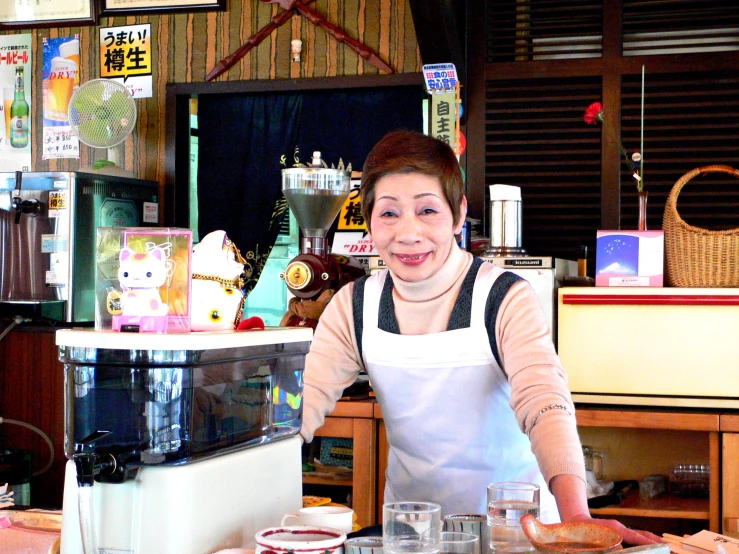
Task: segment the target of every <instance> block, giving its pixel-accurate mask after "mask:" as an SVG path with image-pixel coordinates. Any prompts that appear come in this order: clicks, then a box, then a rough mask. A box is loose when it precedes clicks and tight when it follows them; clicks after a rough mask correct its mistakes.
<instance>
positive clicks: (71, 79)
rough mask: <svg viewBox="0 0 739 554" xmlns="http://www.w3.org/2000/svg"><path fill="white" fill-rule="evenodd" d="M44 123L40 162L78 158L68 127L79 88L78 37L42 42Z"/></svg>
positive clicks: (70, 128)
mask: <svg viewBox="0 0 739 554" xmlns="http://www.w3.org/2000/svg"><path fill="white" fill-rule="evenodd" d="M43 46H44V59H43V62H44V69H43V81H42V87H41V89H42V91H43V97H42V102H43V123H44V132H43V140H42V144H41V148H42V152H41V159H43V160H49V159H53V158H79V156H80V143H79V139H78V138H77V135H75V134H74V132H73V131H72V127H71V126H70V124H69V115H68V114H69V103H70V102H71V100H72V95H73V94H74V91H75V90H76V89H77V88H78V87H79V86H80V73H79V63H80V39H79V35H75V36H73V37H66V38H46V37H44V39H43Z"/></svg>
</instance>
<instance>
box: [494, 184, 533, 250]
mask: <svg viewBox="0 0 739 554" xmlns="http://www.w3.org/2000/svg"><path fill="white" fill-rule="evenodd" d="M521 228H522V219H521V188H520V187H514V186H511V185H490V247H489V248H488V249H487V250H486V251H485V255H486V256H525V255H526V249H525V248H523V247H522V246H521V238H522V233H521Z"/></svg>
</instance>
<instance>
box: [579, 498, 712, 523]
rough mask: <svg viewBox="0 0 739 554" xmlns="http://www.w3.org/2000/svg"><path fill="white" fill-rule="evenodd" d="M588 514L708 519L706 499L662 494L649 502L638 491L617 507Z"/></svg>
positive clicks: (594, 510)
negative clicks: (642, 498)
mask: <svg viewBox="0 0 739 554" xmlns="http://www.w3.org/2000/svg"><path fill="white" fill-rule="evenodd" d="M590 513H591V514H592V515H594V516H598V515H603V516H634V517H662V518H680V519H705V520H708V519H710V512H709V500H708V498H685V497H681V496H673V495H670V494H663V495H660V496H656V497H655V498H650V499H649V500H641V499H640V498H639V492H638V491H631V492H629V493H628V494H627V495H626V498H624V499H623V500H622V501H621V503H620V504H618V505H614V506H606V507H604V508H594V509H591V510H590Z"/></svg>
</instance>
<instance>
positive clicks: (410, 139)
mask: <svg viewBox="0 0 739 554" xmlns="http://www.w3.org/2000/svg"><path fill="white" fill-rule="evenodd" d="M361 196H362V212H363V214H364V217H365V221H366V222H367V225H368V230H369V232H370V235H371V237H372V240H373V242H374V245H375V248H376V249H377V251H378V253H379V254H380V257H381V258H382V259H383V261H384V262H385V263H386V265H387V269H386V270H384V271H381V272H379V273H376V274H374V275H372V276H371V277H369V278H363V279H360V280H359V281H356V282H355V283H353V284H350V285H348V286H346V287H343V288H342V289H341V290H339V292H338V293H337V294H336V296H335V297H334V298H333V300H332V301H331V303H330V304H329V305H328V307H327V308H326V311H325V312H324V313H323V314H322V316H321V319H320V322H319V325H318V327H317V329H316V333H315V336H314V339H313V343H312V346H311V351H310V353H309V354H308V357H307V360H306V369H305V403H304V414H303V428H302V431H301V435H302V436H303V438H304V439H305V440H306V441H310V440H312V438H313V433H314V432H315V430H316V429H317V428H318V427H319V426H320V425H322V423H323V418H324V416H325V414H327V413H329V412H331V411H332V410H333V408H334V404H335V402H336V401H337V400H338V399H339V398H340V397H341V394H342V391H343V390H344V388H345V387H347V386H349V385H351V384H352V383H353V382H354V381H355V379H356V377H357V374H358V373H359V371H360V370H361V369H362V368H365V369H366V371H367V374H368V376H369V378H370V381H371V383H372V386H373V389H374V391H375V394H376V396H377V400H378V402H379V403H380V406H381V407H382V411H383V417H384V421H385V426H386V429H387V436H388V442H389V444H390V454H389V457H388V469H387V485H386V489H385V501H386V502H390V501H394V500H430V501H434V502H438V503H440V504H441V505H442V511H443V512H444V513H445V514H449V513H470V512H476V513H486V511H487V510H486V486H487V484H488V483H490V482H493V481H528V482H536V483H538V484H539V485H540V486H541V519H542V520H543V521H556V520H557V519H559V518H561V519H562V520H563V521H586V520H590V515H589V512H588V507H587V500H586V492H585V490H586V489H585V469H584V462H583V456H582V450H581V445H580V441H579V438H578V434H577V427H576V423H575V418H574V406H573V403H572V399H571V397H570V393H569V390H568V387H567V376H566V373H565V371H564V369H563V368H562V366H561V364H560V361H559V358H558V357H557V355H556V353H555V351H554V346H553V344H552V340H551V335H550V332H549V330H548V327H547V324H546V321H545V319H544V314H543V310H542V308H541V304H540V303H539V301H538V299H537V297H536V295H535V293H534V291H533V289H532V287H531V286H530V285H529V284H528V283H527V282H526V281H525V280H523V279H521V278H519V277H517V276H516V275H514V274H512V273H510V272H506V271H504V270H502V269H501V268H499V267H497V266H495V265H493V264H489V263H486V262H484V261H482V260H480V259H479V258H474V257H473V256H472V255H470V254H469V253H467V252H465V251H464V250H462V249H460V248H459V246H458V245H457V241H456V238H455V237H456V235H458V234H459V233H460V232H461V230H462V226H463V225H464V219H465V215H466V212H467V200H466V198H465V196H464V182H463V178H462V174H461V171H460V168H459V164H458V163H457V159H456V157H455V155H454V152H453V151H452V149H451V148H450V147H449V145H447V144H445V143H444V142H442V141H440V140H437V139H434V138H431V137H428V136H426V135H422V134H419V133H414V132H407V131H396V132H393V133H390V134H388V135H386V136H385V137H384V138H383V139H382V140H380V142H378V143H377V144H376V145H375V147H374V148H373V149H372V151H371V152H370V154H369V156H368V157H367V160H366V161H365V165H364V169H363V176H362V185H361ZM511 408H512V409H511ZM550 491H551V492H550ZM555 501H556V504H555ZM599 522H601V523H603V520H599ZM607 525H609V526H610V527H613V528H616V529H617V530H619V531H620V532H621V533H622V535H623V537H624V541H625V542H627V543H631V544H646V543H649V542H652V541H654V540H658V537H656V536H655V535H651V534H648V533H642V532H636V531H632V530H629V529H626V528H625V527H624V526H623V525H621V524H620V523H618V522H617V521H612V520H611V521H607Z"/></svg>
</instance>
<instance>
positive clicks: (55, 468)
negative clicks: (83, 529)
mask: <svg viewBox="0 0 739 554" xmlns="http://www.w3.org/2000/svg"><path fill="white" fill-rule="evenodd" d="M54 336H55V335H54V331H53V330H52V329H48V328H24V329H23V330H21V331H18V330H13V331H11V332H10V333H8V334H7V335H6V336H5V338H4V339H3V340H1V341H0V416H2V417H3V418H4V419H11V420H15V421H21V422H24V423H27V424H29V425H33V426H35V427H37V428H39V429H40V430H41V431H43V432H44V433H45V434H46V435H47V436H48V437H49V439H50V440H51V442H52V443H53V444H54V451H55V452H54V463H53V464H52V466H51V468H50V469H49V470H48V471H46V472H45V473H43V474H42V475H39V476H38V477H35V478H33V479H32V481H31V503H32V504H33V505H34V506H35V507H49V508H60V507H61V505H62V488H63V483H64V466H65V463H66V458H65V457H64V369H63V366H62V363H61V362H59V360H58V359H57V348H56V346H55V344H54ZM0 434H2V436H3V437H4V439H5V441H6V442H7V443H8V444H9V445H10V446H12V447H14V448H17V449H20V450H27V451H29V452H30V453H31V460H32V469H33V471H34V472H38V471H39V470H40V469H42V468H43V467H44V466H46V464H47V462H48V461H49V447H48V445H47V444H46V441H44V440H43V438H42V437H41V436H40V435H39V434H38V433H36V432H34V431H31V430H29V429H27V428H25V427H22V426H19V425H15V424H10V423H6V424H3V425H2V426H0Z"/></svg>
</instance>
